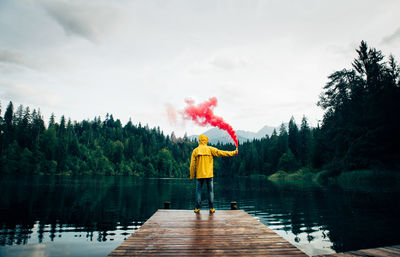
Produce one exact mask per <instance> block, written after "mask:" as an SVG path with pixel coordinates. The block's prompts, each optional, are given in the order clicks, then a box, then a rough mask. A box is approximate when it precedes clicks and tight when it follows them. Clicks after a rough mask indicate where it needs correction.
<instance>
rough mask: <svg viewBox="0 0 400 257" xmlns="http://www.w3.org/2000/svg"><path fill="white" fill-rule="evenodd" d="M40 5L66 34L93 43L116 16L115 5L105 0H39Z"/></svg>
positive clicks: (99, 38)
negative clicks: (94, 0)
mask: <svg viewBox="0 0 400 257" xmlns="http://www.w3.org/2000/svg"><path fill="white" fill-rule="evenodd" d="M40 4H41V6H42V7H43V8H44V10H46V12H47V13H48V14H49V16H50V17H52V18H53V19H54V20H55V21H56V22H57V23H58V24H59V25H60V26H61V27H62V28H63V29H64V31H65V33H66V34H67V35H68V36H79V37H83V38H86V39H88V40H90V41H92V42H94V43H98V42H99V41H100V40H101V37H102V34H103V33H104V32H105V31H107V30H108V29H110V26H111V24H113V23H114V22H115V20H116V19H117V18H118V15H117V13H118V10H117V6H116V5H114V4H110V3H107V4H106V3H105V2H96V3H94V2H91V1H74V2H71V1H64V0H62V1H61V0H60V1H52V0H41V1H40Z"/></svg>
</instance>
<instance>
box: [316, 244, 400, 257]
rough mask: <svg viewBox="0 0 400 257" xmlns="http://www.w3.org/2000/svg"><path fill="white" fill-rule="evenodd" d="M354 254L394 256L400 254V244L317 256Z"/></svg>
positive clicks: (344, 256)
mask: <svg viewBox="0 0 400 257" xmlns="http://www.w3.org/2000/svg"><path fill="white" fill-rule="evenodd" d="M352 256H358V257H360V256H365V257H369V256H375V257H392V256H400V245H393V246H387V247H379V248H371V249H364V250H357V251H350V252H345V253H333V254H325V255H318V256H316V257H352Z"/></svg>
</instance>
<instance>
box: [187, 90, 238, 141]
mask: <svg viewBox="0 0 400 257" xmlns="http://www.w3.org/2000/svg"><path fill="white" fill-rule="evenodd" d="M185 102H186V103H187V104H188V106H187V107H186V108H185V110H184V111H183V118H184V119H191V120H193V121H194V122H195V123H197V124H198V125H200V126H206V125H208V124H209V125H211V126H213V127H218V128H220V129H223V130H225V131H226V132H228V134H229V135H230V136H231V138H232V139H233V141H234V142H235V145H236V147H238V140H237V136H236V132H235V131H234V130H233V128H232V126H231V125H229V124H228V123H226V122H225V121H224V119H223V118H222V117H218V116H215V115H214V113H213V110H212V109H213V108H214V107H215V106H217V98H215V97H212V98H210V99H209V100H208V101H206V102H204V103H201V104H198V105H197V106H196V105H194V101H193V100H188V99H187V100H185Z"/></svg>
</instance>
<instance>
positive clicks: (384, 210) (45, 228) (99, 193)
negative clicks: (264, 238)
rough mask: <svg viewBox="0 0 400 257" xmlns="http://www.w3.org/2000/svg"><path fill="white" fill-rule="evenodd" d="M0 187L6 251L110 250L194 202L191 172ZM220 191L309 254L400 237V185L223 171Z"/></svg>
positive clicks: (0, 251) (221, 202) (2, 183)
mask: <svg viewBox="0 0 400 257" xmlns="http://www.w3.org/2000/svg"><path fill="white" fill-rule="evenodd" d="M0 188H1V198H0V222H1V223H0V245H1V247H0V255H1V256H12V255H13V254H12V253H15V251H22V252H23V251H25V250H27V249H31V250H32V249H36V248H37V249H39V250H40V251H47V253H50V252H51V253H52V254H51V256H57V253H55V251H56V250H59V249H61V248H63V245H64V246H65V245H66V244H68V245H72V246H74V247H75V248H77V249H80V250H81V251H77V252H76V253H74V252H75V251H72V252H68V253H67V254H66V253H65V252H63V253H62V254H61V253H60V256H61V255H63V256H82V252H92V253H93V251H92V250H90V251H87V250H88V249H93V248H96V251H95V252H96V253H97V254H98V255H100V256H101V255H103V256H105V255H107V254H108V253H109V252H110V251H111V250H112V249H114V248H115V247H116V246H117V245H119V244H120V243H121V242H122V241H123V240H124V239H125V238H127V237H128V236H129V235H130V234H131V233H133V232H134V231H135V230H136V229H137V228H139V227H140V226H141V225H142V224H143V222H145V221H146V220H147V219H148V218H149V217H150V216H151V215H152V214H153V213H154V212H155V211H156V210H157V209H159V208H162V206H163V202H164V201H170V202H171V203H172V206H171V207H172V208H174V209H192V208H193V207H194V205H193V195H194V186H193V182H192V181H190V180H185V179H135V178H131V177H88V178H82V177H80V178H70V177H43V176H42V177H40V176H36V177H29V178H23V179H17V178H2V179H1V180H0ZM215 195H216V202H215V206H216V209H229V208H230V205H229V203H230V202H231V201H237V202H238V205H239V208H241V209H244V210H246V211H247V212H248V213H250V214H251V215H253V216H255V217H256V218H258V219H259V220H260V221H261V222H262V223H264V224H266V225H268V226H269V227H270V228H272V229H274V230H275V231H276V232H277V233H278V234H280V235H281V236H283V237H284V238H285V239H287V240H288V241H289V242H291V243H293V244H295V245H297V246H298V247H299V248H300V249H302V250H303V251H305V252H306V253H308V254H309V255H313V254H320V253H330V252H334V251H348V250H353V249H360V248H370V247H378V246H386V245H393V244H399V243H400V240H399V239H398V238H399V237H398V233H397V231H399V229H400V222H399V220H398V217H399V215H400V204H399V203H400V202H399V201H400V200H399V199H400V198H399V196H400V193H399V189H398V188H397V187H395V186H392V187H390V186H386V187H384V190H383V189H382V187H360V188H357V189H343V188H341V187H339V186H329V187H322V186H319V185H316V184H309V183H295V184H294V183H272V182H268V181H265V180H263V179H244V178H239V179H217V180H216V182H215ZM203 199H205V198H203ZM204 207H206V202H204ZM29 245H32V246H29ZM33 245H45V246H46V247H42V248H41V247H39V246H38V247H36V248H34V247H33ZM13 251H14V252H13ZM99 251H102V252H99ZM14 255H15V254H14ZM87 256H90V255H89V254H88V255H87ZM93 256H95V255H93Z"/></svg>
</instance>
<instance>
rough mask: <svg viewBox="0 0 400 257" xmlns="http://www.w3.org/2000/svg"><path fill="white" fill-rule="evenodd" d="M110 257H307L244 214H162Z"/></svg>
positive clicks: (133, 235)
mask: <svg viewBox="0 0 400 257" xmlns="http://www.w3.org/2000/svg"><path fill="white" fill-rule="evenodd" d="M108 256H113V257H115V256H307V255H306V254H305V253H303V252H302V251H300V250H299V249H298V248H296V247H295V246H294V245H292V244H290V243H289V242H287V241H286V240H285V239H283V238H282V237H280V236H279V235H278V234H276V233H275V232H274V231H272V230H271V229H270V228H268V227H267V226H265V225H264V224H262V223H261V222H259V221H258V220H256V219H255V218H254V217H252V216H251V215H249V214H248V213H246V212H245V211H243V210H217V211H216V213H214V214H209V213H208V211H207V210H202V211H201V213H200V214H195V213H193V211H190V210H158V211H157V212H156V213H155V214H154V215H153V216H152V217H151V218H150V219H149V220H147V221H146V223H144V224H143V226H141V227H140V228H139V229H138V230H137V231H136V232H135V233H134V234H132V235H131V236H130V237H129V238H128V239H126V240H125V241H124V242H123V243H122V244H121V245H120V246H118V247H117V248H116V249H115V250H114V251H112V252H111V253H110V254H109V255H108Z"/></svg>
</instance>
